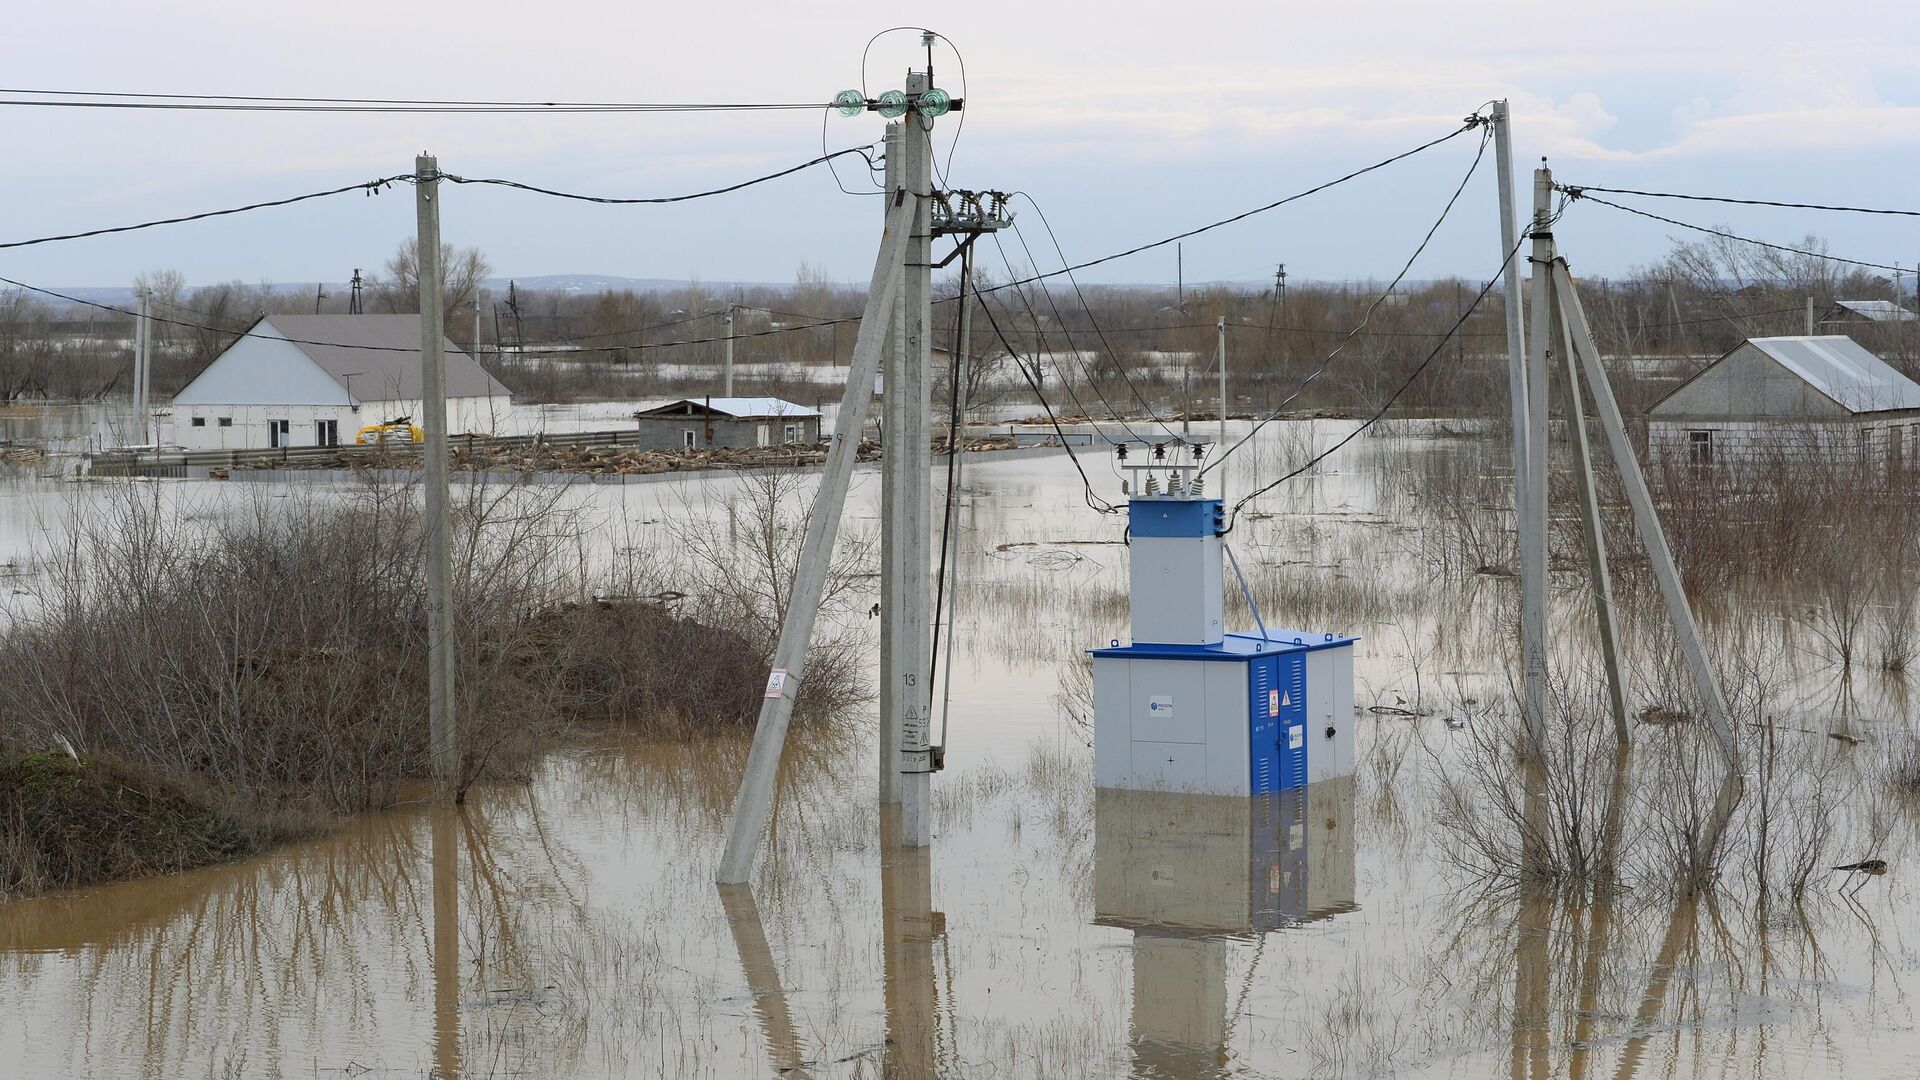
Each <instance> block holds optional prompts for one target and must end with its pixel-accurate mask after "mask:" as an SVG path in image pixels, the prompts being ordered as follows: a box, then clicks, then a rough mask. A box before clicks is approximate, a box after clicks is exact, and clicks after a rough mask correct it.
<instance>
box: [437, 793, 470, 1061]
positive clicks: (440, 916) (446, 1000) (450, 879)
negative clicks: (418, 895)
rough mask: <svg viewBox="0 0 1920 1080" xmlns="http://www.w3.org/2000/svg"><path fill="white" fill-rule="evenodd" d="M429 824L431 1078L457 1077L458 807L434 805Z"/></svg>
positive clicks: (463, 814)
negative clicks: (430, 847) (430, 873)
mask: <svg viewBox="0 0 1920 1080" xmlns="http://www.w3.org/2000/svg"><path fill="white" fill-rule="evenodd" d="M430 814H431V816H432V818H433V825H432V829H433V854H432V860H433V1075H434V1077H435V1080H458V1077H459V1076H460V829H461V826H462V825H463V824H465V822H464V820H463V819H464V818H465V817H466V810H465V808H462V807H451V806H445V805H435V806H434V808H433V810H432V811H430Z"/></svg>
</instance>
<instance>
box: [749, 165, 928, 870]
mask: <svg viewBox="0 0 1920 1080" xmlns="http://www.w3.org/2000/svg"><path fill="white" fill-rule="evenodd" d="M917 202H918V200H916V199H912V198H909V197H908V196H907V192H906V191H905V190H899V191H896V192H895V194H894V203H893V206H892V207H890V208H889V210H888V212H887V221H886V230H885V232H884V233H883V234H882V235H881V240H880V251H879V254H878V256H877V257H876V258H875V260H874V266H873V278H872V280H871V282H870V283H869V284H868V286H867V302H866V307H865V310H864V311H863V312H862V315H861V320H860V332H859V336H858V337H857V338H856V339H855V341H854V346H853V361H852V364H851V365H850V366H849V368H848V371H847V389H846V393H845V394H844V395H843V396H842V398H841V401H840V412H839V414H838V415H837V416H836V417H835V420H834V430H833V446H832V448H831V449H830V450H829V451H828V453H827V464H826V470H825V471H824V473H822V475H821V477H820V490H819V492H818V493H817V494H816V495H815V496H814V501H813V511H812V513H811V514H810V515H809V516H808V518H807V534H806V539H805V541H804V544H803V546H802V548H801V555H800V571H799V574H798V575H797V576H796V578H795V580H794V583H793V591H792V593H791V596H790V599H789V601H788V604H787V610H786V616H785V618H784V619H783V620H782V621H781V624H780V640H779V643H778V644H777V645H776V646H775V648H774V656H773V672H772V674H771V675H770V676H769V678H768V679H767V690H766V696H765V697H764V698H763V699H762V701H761V703H760V717H759V720H758V721H757V722H756V724H755V726H754V731H753V746H752V748H751V749H750V750H749V751H748V753H747V769H746V774H745V776H743V777H742V778H741V781H740V792H739V794H738V795H737V796H735V798H734V803H733V818H732V822H731V824H730V826H729V828H728V833H727V847H726V851H725V853H724V854H722V856H721V859H720V868H719V871H718V873H717V875H716V877H717V879H718V881H719V882H720V884H722V885H736V884H743V883H745V882H746V881H747V879H748V878H749V877H750V876H751V875H752V873H753V860H754V856H755V854H757V853H758V851H759V848H760V837H761V834H762V833H763V832H764V831H765V830H766V827H767V822H768V820H769V819H770V818H771V817H772V815H773V796H774V782H775V777H776V774H777V773H778V771H779V766H780V755H781V752H782V750H783V749H785V746H786V741H787V727H788V724H789V723H790V722H791V721H792V719H793V699H794V695H795V694H796V693H797V692H798V690H799V687H800V681H801V679H802V678H803V677H804V674H803V673H804V668H805V662H806V652H807V644H808V642H809V641H810V640H811V638H812V637H813V623H814V619H815V617H816V616H817V615H818V614H819V609H820V602H821V599H822V597H823V595H824V593H825V588H826V578H827V569H828V565H829V564H830V563H831V561H832V559H833V544H834V540H835V538H836V537H837V535H838V533H839V528H840V513H841V509H842V508H843V507H844V506H845V505H846V500H847V487H848V485H849V483H850V481H851V480H852V477H853V465H854V458H855V456H856V454H857V452H858V450H859V447H860V432H861V430H862V429H863V428H864V427H865V426H866V419H867V407H868V405H869V404H870V403H871V402H872V400H873V378H874V375H875V374H877V373H878V371H879V366H880V352H881V345H882V344H883V343H884V341H885V339H886V331H887V326H888V325H889V324H890V322H891V320H890V319H889V318H888V316H889V315H890V314H891V312H892V309H893V306H894V304H895V302H896V301H897V300H898V298H899V293H900V284H901V276H902V263H903V261H904V256H905V254H906V249H907V240H908V237H909V234H910V233H911V232H912V227H913V218H914V211H915V208H916V203H917Z"/></svg>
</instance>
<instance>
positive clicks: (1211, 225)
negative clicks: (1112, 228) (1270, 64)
mask: <svg viewBox="0 0 1920 1080" xmlns="http://www.w3.org/2000/svg"><path fill="white" fill-rule="evenodd" d="M1486 122H1487V119H1486V117H1484V116H1481V115H1480V114H1479V113H1474V114H1473V115H1471V116H1469V117H1467V118H1466V120H1464V121H1462V123H1461V124H1460V126H1459V127H1457V128H1455V129H1453V130H1452V131H1450V132H1448V133H1446V134H1445V135H1442V136H1440V137H1439V138H1437V139H1431V140H1428V141H1427V142H1423V143H1421V144H1420V145H1419V146H1416V147H1414V148H1412V149H1410V150H1403V151H1401V152H1400V153H1398V154H1395V155H1393V156H1392V157H1388V158H1382V159H1381V160H1379V161H1376V162H1374V163H1373V164H1371V165H1367V166H1364V167H1362V168H1358V169H1355V170H1353V171H1352V172H1350V173H1347V174H1346V175H1344V176H1339V177H1335V178H1334V179H1332V180H1328V181H1326V182H1325V183H1321V184H1316V185H1314V186H1313V187H1310V188H1307V189H1306V190H1304V191H1298V192H1295V193H1294V194H1292V195H1288V196H1287V197H1285V198H1283V199H1275V200H1274V201H1273V202H1270V203H1267V204H1266V205H1264V206H1256V207H1254V208H1253V209H1251V210H1245V211H1242V212H1240V213H1238V214H1234V215H1232V216H1231V217H1224V218H1221V219H1219V220H1217V221H1211V222H1208V223H1207V224H1205V225H1201V226H1199V227H1198V228H1193V229H1188V230H1187V231H1186V232H1182V233H1175V234H1174V235H1172V236H1169V237H1166V238H1164V239H1161V240H1154V241H1151V242H1149V243H1145V244H1141V245H1139V246H1137V247H1131V248H1128V249H1127V250H1125V251H1116V252H1114V253H1113V254H1111V255H1102V256H1100V257H1099V258H1097V259H1089V260H1087V261H1086V262H1082V263H1074V264H1073V265H1072V266H1064V267H1061V268H1060V269H1058V270H1050V271H1048V272H1046V273H1044V274H1036V275H1035V276H1033V277H1030V278H1025V279H1022V280H1020V281H1009V282H1005V283H1003V284H1000V285H995V286H993V287H992V288H988V289H981V290H980V292H981V293H982V294H985V293H989V292H998V291H999V290H1001V289H1007V288H1011V287H1013V286H1015V285H1025V284H1028V283H1029V282H1034V281H1039V280H1041V279H1043V278H1050V277H1058V276H1060V275H1061V274H1065V273H1070V272H1072V271H1074V270H1085V269H1087V268H1088V267H1091V266H1099V265H1100V264H1102V263H1109V262H1112V261H1114V260H1115V259H1124V258H1126V257H1127V256H1129V255H1138V254H1140V253H1141V252H1143V251H1151V250H1153V249H1154V248H1157V247H1165V246H1166V245H1168V244H1171V243H1175V242H1176V241H1180V240H1185V239H1187V238H1188V237H1193V236H1198V235H1200V234H1201V233H1204V232H1210V231H1212V230H1214V229H1218V228H1220V227H1222V226H1225V225H1232V224H1234V223H1235V222H1239V221H1245V220H1246V219H1247V218H1250V217H1253V216H1255V215H1256V214H1264V213H1266V212H1267V211H1269V210H1275V209H1278V208H1280V207H1282V206H1285V205H1287V204H1288V203H1292V202H1298V201H1299V200H1301V199H1304V198H1306V197H1308V196H1309V195H1317V194H1319V193H1320V192H1322V191H1325V190H1327V189H1328V188H1332V187H1337V186H1339V185H1341V184H1344V183H1346V182H1347V181H1349V180H1353V179H1356V178H1358V177H1361V176H1365V175H1366V174H1368V173H1370V172H1375V171H1377V170H1379V169H1384V168H1386V167H1387V166H1389V165H1392V164H1394V163H1396V162H1400V161H1405V160H1406V159H1407V158H1410V157H1413V156H1414V155H1416V154H1419V153H1422V152H1423V151H1427V150H1431V149H1433V148H1434V147H1436V146H1439V145H1440V144H1441V143H1444V142H1447V141H1449V140H1452V139H1454V138H1457V137H1458V136H1460V135H1461V134H1462V133H1464V132H1468V131H1471V130H1473V129H1474V128H1476V127H1480V126H1481V125H1483V124H1485V123H1486Z"/></svg>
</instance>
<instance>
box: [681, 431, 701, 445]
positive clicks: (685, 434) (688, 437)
mask: <svg viewBox="0 0 1920 1080" xmlns="http://www.w3.org/2000/svg"><path fill="white" fill-rule="evenodd" d="M680 445H681V446H684V447H686V448H687V449H689V450H691V449H693V448H694V447H696V446H699V445H700V433H699V432H698V431H695V430H694V429H692V428H682V429H681V431H680Z"/></svg>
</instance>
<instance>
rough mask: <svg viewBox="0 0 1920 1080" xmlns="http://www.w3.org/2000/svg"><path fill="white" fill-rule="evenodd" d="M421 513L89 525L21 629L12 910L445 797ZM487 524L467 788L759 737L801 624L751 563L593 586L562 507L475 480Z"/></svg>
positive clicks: (820, 682)
mask: <svg viewBox="0 0 1920 1080" xmlns="http://www.w3.org/2000/svg"><path fill="white" fill-rule="evenodd" d="M414 494H415V493H413V492H410V491H407V490H405V489H379V488H369V489H367V490H366V491H365V492H364V493H362V494H360V495H356V496H353V497H351V498H348V499H346V500H340V499H338V498H332V499H328V498H324V497H319V496H314V497H295V498H292V499H284V498H283V499H270V498H266V497H262V498H259V499H256V500H254V502H253V503H252V504H251V505H250V506H249V507H247V508H244V509H243V510H241V511H240V512H239V513H237V514H234V513H232V512H231V511H229V512H226V513H225V514H224V515H223V516H222V517H220V518H218V519H217V520H216V522H215V523H213V524H205V523H189V522H187V521H186V520H185V518H186V517H187V515H182V514H179V513H177V512H176V509H175V508H172V507H165V506H163V505H161V503H160V502H159V499H160V498H161V495H160V493H159V492H158V491H157V490H156V489H149V496H150V497H149V496H143V495H141V494H137V493H134V492H131V491H130V492H128V493H126V494H125V495H123V496H120V497H119V498H118V501H116V502H115V503H114V504H113V505H112V506H111V508H110V509H109V510H107V511H104V512H102V513H100V514H99V515H97V516H96V517H95V518H93V519H91V520H86V521H81V522H79V523H78V524H77V526H76V530H75V533H74V539H73V542H72V543H71V545H70V546H69V547H68V548H67V549H66V550H65V552H64V554H59V555H55V556H53V557H52V558H51V559H49V560H48V564H47V565H45V566H44V567H43V570H42V573H41V575H40V577H39V579H38V580H39V581H40V582H41V591H40V593H39V595H37V596H35V597H33V598H32V599H31V601H30V602H29V605H30V606H27V607H24V608H21V609H20V610H17V611H16V612H14V613H13V618H12V619H11V621H10V622H9V624H8V626H7V629H6V630H5V631H4V632H0V899H3V898H7V897H15V896H22V895H27V894H30V893H34V892H39V891H44V890H48V889H57V888H64V887H71V886H77V885H84V884H89V883H93V882H100V881H107V880H113V879H116V878H125V877H132V876H138V875H143V874H155V873H168V872H174V871H178V870H182V869H186V868H189V867H192V866H197V865H201V864H204V863H208V862H213V861H218V860H221V859H227V858H232V857H236V856H240V855H245V854H248V853H251V852H254V851H258V850H261V849H262V848H264V847H266V846H268V845H271V844H273V843H275V842H278V841H280V840H283V839H285V838H288V837H290V836H294V835H298V834H300V833H302V832H310V831H313V830H317V829H321V828H325V827H326V826H327V825H328V824H330V823H331V822H333V821H337V820H339V819H340V818H341V817H342V816H343V815H347V814H351V813H355V812H358V811H364V810H369V809H376V808H380V807H384V806H390V805H392V804H393V803H394V802H395V801H396V800H398V799H399V798H400V797H401V791H402V790H403V788H405V787H407V786H408V785H409V784H411V783H412V782H414V781H419V780H424V779H427V778H428V777H429V776H430V774H431V770H430V761H429V756H428V747H427V727H426V723H425V719H424V718H425V716H426V704H427V702H426V695H427V674H426V672H427V666H426V660H427V640H426V630H425V625H426V593H425V583H424V579H423V570H422V559H421V532H420V520H419V515H418V513H417V511H416V510H415V509H414V505H415V504H414V499H413V496H414ZM143 498H146V499H147V501H142V500H143ZM461 511H462V512H461V513H460V514H458V515H457V521H456V527H455V533H456V535H455V544H454V546H455V551H456V555H455V578H456V587H455V597H454V603H453V605H452V607H453V622H454V627H455V649H454V652H455V667H456V677H455V683H456V687H457V689H456V702H455V704H456V711H457V713H458V715H459V717H460V725H461V727H460V766H459V775H458V784H459V790H460V791H461V792H462V793H464V792H465V790H466V789H467V787H468V786H469V785H471V784H474V783H477V782H486V781H503V780H504V781H513V780H516V779H519V778H522V777H524V776H525V775H526V773H527V770H528V766H529V765H530V763H531V761H532V759H533V757H534V756H535V755H537V754H538V753H539V752H540V751H541V750H543V749H545V748H547V747H550V746H553V745H555V744H556V743H557V742H559V741H561V740H563V739H565V738H567V737H569V736H570V735H572V734H575V733H577V732H579V731H581V730H582V729H583V728H588V727H592V728H603V727H608V726H618V727H621V728H623V729H625V730H631V731H635V732H638V733H642V734H651V735H660V736H672V737H689V736H694V735H698V734H701V733H706V732H712V731H714V730H716V729H725V728H738V727H743V726H746V725H750V724H751V723H752V722H753V718H754V717H755V716H756V715H757V713H758V707H759V703H760V691H761V688H762V684H763V681H764V679H765V677H766V669H767V664H768V660H769V657H770V656H771V652H772V636H771V634H770V633H769V632H768V629H767V628H769V627H775V628H777V625H778V619H777V617H776V618H772V619H766V618H761V619H752V618H746V617H744V616H743V613H744V612H746V611H748V610H750V609H751V608H753V607H754V606H755V604H756V603H757V602H758V600H757V596H756V593H755V591H754V590H753V589H751V588H744V587H743V588H741V589H738V590H734V591H732V592H727V591H725V590H721V589H717V588H716V585H715V583H717V582H726V581H742V582H746V581H748V580H750V579H748V577H747V576H746V575H744V574H739V573H736V572H735V571H737V570H738V568H737V567H728V566H724V565H721V566H712V567H709V568H708V572H706V573H702V572H701V571H700V569H699V568H698V567H695V568H692V569H688V568H686V567H684V566H682V567H680V568H678V569H676V570H674V571H672V572H667V571H664V570H659V571H657V570H655V569H653V568H652V565H653V564H652V563H650V562H649V561H648V555H647V552H648V551H649V550H650V549H648V548H639V547H636V548H633V549H626V551H627V554H626V556H625V557H624V558H623V559H620V560H616V561H617V565H616V566H615V567H613V568H611V569H607V570H602V571H592V572H590V571H588V570H586V569H584V568H583V567H584V564H585V560H584V558H583V557H582V548H583V547H584V545H585V543H586V538H585V533H584V532H583V530H582V528H581V527H580V525H579V524H578V523H577V522H574V521H572V520H570V519H569V518H568V517H567V515H565V514H564V513H562V512H560V511H558V510H556V509H555V504H554V502H553V501H552V497H551V496H550V495H539V494H535V493H532V492H530V491H525V490H522V491H517V492H504V493H503V492H501V491H500V490H498V489H493V490H491V491H489V490H488V489H481V488H476V489H472V490H471V491H470V492H469V498H468V500H467V501H466V504H465V505H464V506H463V507H462V508H461ZM767 513H768V514H770V515H773V517H774V518H778V517H779V516H780V514H781V511H779V510H778V509H777V508H770V509H769V510H768V511H767ZM749 516H751V511H750V512H749ZM767 532H768V535H769V536H772V537H775V538H776V539H777V540H778V542H779V543H781V544H784V543H786V542H787V538H790V537H793V536H797V535H798V532H799V530H793V529H789V528H780V527H773V528H770V529H768V530H767ZM714 557H715V559H717V560H720V561H721V562H724V561H725V559H727V558H728V557H729V556H728V555H727V554H725V553H723V552H721V551H719V549H715V555H714ZM763 561H764V562H765V564H766V565H768V566H771V567H780V566H786V565H790V561H785V560H780V559H772V560H763ZM669 579H671V582H672V584H674V585H677V586H679V588H678V589H669V588H668V587H667V585H668V582H669ZM613 597H617V599H615V598H613ZM852 670H853V669H852V667H851V665H849V664H847V663H844V662H841V661H840V660H838V659H837V654H835V653H834V652H833V650H832V649H829V650H827V652H826V654H825V655H824V656H823V657H822V661H821V662H820V663H817V664H815V665H813V668H812V669H811V670H810V675H811V676H812V677H810V678H809V679H808V683H809V684H810V685H807V686H805V687H803V689H802V691H801V697H800V699H799V702H798V708H797V717H798V719H799V720H800V722H801V723H803V724H805V723H808V722H810V721H816V720H819V719H822V718H825V717H829V716H833V715H838V714H839V713H840V711H841V709H842V707H843V706H844V705H845V704H847V703H848V702H850V701H851V700H854V699H856V698H857V697H858V696H859V691H858V687H857V685H856V684H857V680H855V679H853V677H852Z"/></svg>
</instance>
